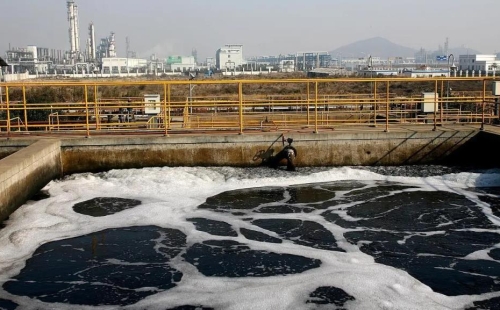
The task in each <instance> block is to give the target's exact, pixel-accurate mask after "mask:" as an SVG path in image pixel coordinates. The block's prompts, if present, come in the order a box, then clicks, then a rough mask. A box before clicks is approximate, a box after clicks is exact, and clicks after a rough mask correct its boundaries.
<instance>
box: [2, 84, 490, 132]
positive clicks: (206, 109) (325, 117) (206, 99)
mask: <svg viewBox="0 0 500 310" xmlns="http://www.w3.org/2000/svg"><path fill="white" fill-rule="evenodd" d="M492 81H493V79H492V78H485V77H483V78H428V79H408V78H387V79H386V78H377V79H306V80H258V79H257V80H219V81H216V80H209V81H157V80H155V81H141V82H135V81H118V82H109V81H106V82H95V81H92V83H87V82H50V83H47V82H44V83H40V82H32V83H3V84H0V86H1V87H3V89H4V92H5V102H4V103H3V104H2V105H0V135H4V134H7V135H9V134H10V133H11V132H16V131H20V130H21V129H24V131H28V132H31V131H36V132H38V133H41V132H45V133H47V134H51V133H52V134H66V133H77V134H84V135H86V136H90V135H91V134H105V133H115V132H125V133H133V132H144V133H156V134H157V133H163V134H164V135H168V134H170V133H171V132H197V131H198V132H206V131H234V132H237V133H240V134H244V133H245V132H246V131H269V130H310V131H313V132H320V131H321V130H330V129H333V128H334V127H336V126H369V127H380V128H381V129H383V130H385V131H389V130H390V128H391V126H395V125H400V124H419V125H428V126H432V127H433V129H435V127H436V126H438V125H443V124H455V123H469V124H471V123H472V124H482V125H484V124H486V123H489V122H492V121H493V120H496V119H498V115H495V113H494V111H495V104H496V99H497V98H496V97H494V96H493V95H492V94H491V92H489V91H487V89H488V87H487V86H488V84H489V83H491V82H492ZM445 82H460V83H470V85H471V90H460V91H454V92H452V93H451V94H450V96H448V94H447V92H446V91H444V89H443V87H444V86H443V85H444V84H445ZM478 82H479V83H482V85H481V88H482V90H477V84H478ZM342 83H344V84H346V85H347V83H348V85H369V87H368V88H367V90H366V91H365V93H349V92H348V91H349V89H347V90H344V93H331V92H330V91H331V90H330V88H329V87H330V86H332V85H342ZM396 83H408V85H410V86H411V85H412V84H420V85H422V83H426V84H425V91H426V92H431V93H434V94H435V98H433V100H431V102H432V109H431V110H432V112H430V113H424V112H422V111H423V110H422V106H423V105H428V104H429V102H428V100H429V99H428V98H427V99H424V98H422V97H421V96H415V94H410V95H405V94H404V93H403V94H402V93H401V92H399V93H398V92H395V89H394V88H392V89H391V86H392V85H393V84H396ZM190 84H196V85H199V86H200V87H199V88H197V89H196V90H197V91H200V92H205V93H206V94H203V95H197V96H189V95H188V93H187V92H186V87H189V85H190ZM259 85H260V86H262V88H263V89H264V90H261V88H260V86H259ZM466 85H467V84H466ZM475 85H476V86H475ZM205 86H206V87H207V88H206V89H205V88H203V87H205ZM212 86H213V87H214V88H213V89H210V88H208V87H212ZM473 86H474V87H475V88H476V89H473ZM42 87H43V88H49V89H58V90H60V92H61V93H62V94H63V95H67V94H68V93H70V94H71V96H72V97H71V99H68V98H66V97H64V96H62V95H61V96H60V98H59V97H57V98H56V97H54V98H55V99H54V100H52V101H51V102H49V103H42V102H39V103H38V102H36V101H37V100H36V99H37V97H36V96H33V94H32V93H31V92H33V91H35V90H38V89H41V88H42ZM129 87H135V88H136V90H135V92H136V93H137V90H138V89H139V90H141V89H142V93H141V94H142V95H143V94H147V93H149V92H150V90H149V89H146V88H147V87H150V88H153V89H155V92H156V93H158V94H159V95H160V102H159V103H158V106H159V110H158V111H157V112H156V113H154V114H147V113H146V103H145V102H143V101H144V100H143V97H141V96H137V95H135V96H128V95H126V94H124V95H123V96H119V97H113V96H109V97H106V96H107V95H106V91H107V90H109V88H115V89H114V91H116V92H119V90H120V89H124V90H127V88H129ZM218 87H226V88H224V89H222V90H220V91H224V92H225V93H224V94H217V92H218V91H219V90H218ZM266 87H267V88H266ZM421 88H422V87H421ZM117 89H118V90H117ZM214 89H215V90H214ZM259 91H261V92H264V91H267V92H271V93H267V94H263V93H259ZM287 91H288V93H287ZM124 92H125V91H124ZM272 92H279V94H276V93H272ZM293 92H299V93H293ZM213 93H215V94H213ZM27 95H30V103H28V100H27V97H28V96H27ZM40 98H42V97H40ZM431 99H432V98H431ZM44 100H45V101H46V99H44ZM33 102H34V103H33ZM7 120H9V121H7ZM16 120H17V123H16Z"/></svg>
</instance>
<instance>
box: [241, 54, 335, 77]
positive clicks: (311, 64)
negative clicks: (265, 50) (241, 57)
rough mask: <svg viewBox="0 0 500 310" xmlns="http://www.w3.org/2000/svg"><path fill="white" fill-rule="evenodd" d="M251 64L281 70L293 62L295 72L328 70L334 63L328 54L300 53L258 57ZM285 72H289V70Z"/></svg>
mask: <svg viewBox="0 0 500 310" xmlns="http://www.w3.org/2000/svg"><path fill="white" fill-rule="evenodd" d="M249 62H251V63H254V64H256V65H266V66H277V67H279V68H280V69H281V68H282V67H283V64H284V63H286V64H288V66H289V64H290V63H292V62H293V65H294V68H293V70H294V71H307V70H312V69H315V68H328V67H330V65H331V62H332V56H331V55H330V54H329V53H328V52H313V51H310V52H298V53H295V54H287V55H279V56H258V57H253V58H250V59H249ZM285 71H287V72H289V71H290V69H289V68H287V69H286V70H285Z"/></svg>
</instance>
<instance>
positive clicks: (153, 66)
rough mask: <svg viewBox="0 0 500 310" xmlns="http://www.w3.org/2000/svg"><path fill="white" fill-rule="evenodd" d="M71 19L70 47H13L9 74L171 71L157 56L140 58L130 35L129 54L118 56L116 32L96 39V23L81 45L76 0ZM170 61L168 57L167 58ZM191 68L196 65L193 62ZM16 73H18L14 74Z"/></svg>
mask: <svg viewBox="0 0 500 310" xmlns="http://www.w3.org/2000/svg"><path fill="white" fill-rule="evenodd" d="M66 5H67V9H68V10H67V21H68V24H69V27H68V34H69V50H56V49H49V48H45V47H39V46H35V45H28V46H27V47H11V46H10V45H9V49H8V50H7V51H6V53H5V56H6V57H5V59H6V61H7V62H8V64H9V65H8V67H7V69H6V73H8V74H10V75H13V76H11V77H10V78H11V79H12V80H17V79H24V78H28V77H30V78H31V77H38V76H46V75H71V76H74V77H76V76H82V77H85V76H89V75H94V76H96V75H97V74H101V75H103V74H108V75H109V74H131V73H134V74H148V73H154V72H156V73H157V72H158V71H159V70H158V69H160V68H161V70H167V68H166V66H164V65H163V64H161V65H160V64H158V63H159V62H160V61H159V60H158V59H156V57H155V56H154V57H151V59H149V60H146V59H137V58H136V53H135V52H132V51H130V41H129V39H128V37H127V55H126V57H125V58H118V54H117V49H116V39H115V33H114V32H111V33H110V35H109V36H107V37H105V38H102V39H101V40H100V41H97V40H96V36H95V31H96V28H95V25H94V23H93V22H91V23H90V24H89V26H88V38H87V39H86V40H85V42H86V48H85V49H84V50H82V49H81V48H80V25H79V15H78V5H77V4H76V3H75V1H74V0H67V1H66ZM165 62H166V60H165ZM188 67H189V68H194V67H195V65H193V64H192V63H190V66H188ZM14 75H17V77H16V76H14Z"/></svg>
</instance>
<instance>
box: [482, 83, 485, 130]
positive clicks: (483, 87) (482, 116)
mask: <svg viewBox="0 0 500 310" xmlns="http://www.w3.org/2000/svg"><path fill="white" fill-rule="evenodd" d="M485 109H486V80H485V79H483V113H482V115H481V130H484V110H485Z"/></svg>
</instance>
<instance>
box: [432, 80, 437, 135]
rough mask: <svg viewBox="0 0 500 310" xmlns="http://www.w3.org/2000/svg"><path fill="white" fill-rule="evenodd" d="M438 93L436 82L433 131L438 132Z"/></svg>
mask: <svg viewBox="0 0 500 310" xmlns="http://www.w3.org/2000/svg"><path fill="white" fill-rule="evenodd" d="M437 91H438V81H437V80H436V82H435V85H434V128H433V129H432V130H433V131H436V129H437V128H436V122H437V108H438V105H437Z"/></svg>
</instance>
